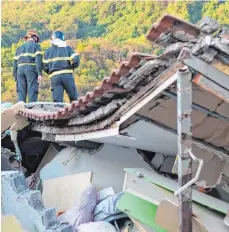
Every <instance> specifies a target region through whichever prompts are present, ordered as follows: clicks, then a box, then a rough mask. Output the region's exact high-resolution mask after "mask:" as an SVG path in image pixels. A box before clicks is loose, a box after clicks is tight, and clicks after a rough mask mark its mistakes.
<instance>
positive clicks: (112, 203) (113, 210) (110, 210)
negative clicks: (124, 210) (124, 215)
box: [93, 192, 123, 222]
mask: <svg viewBox="0 0 229 232" xmlns="http://www.w3.org/2000/svg"><path fill="white" fill-rule="evenodd" d="M122 195H123V193H122V192H121V193H118V194H115V195H113V196H110V197H108V198H106V199H105V200H103V201H102V202H100V203H99V204H97V205H96V207H95V209H94V212H93V221H95V222H96V221H104V220H105V219H107V218H108V217H109V216H113V215H116V214H119V213H121V211H120V210H118V209H117V202H118V200H119V199H120V197H121V196H122Z"/></svg>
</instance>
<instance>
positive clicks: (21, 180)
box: [11, 174, 27, 193]
mask: <svg viewBox="0 0 229 232" xmlns="http://www.w3.org/2000/svg"><path fill="white" fill-rule="evenodd" d="M11 186H12V188H13V189H14V191H15V192H16V193H22V192H24V191H25V190H26V189H27V186H26V182H25V176H24V175H23V174H18V175H16V176H14V177H12V178H11Z"/></svg>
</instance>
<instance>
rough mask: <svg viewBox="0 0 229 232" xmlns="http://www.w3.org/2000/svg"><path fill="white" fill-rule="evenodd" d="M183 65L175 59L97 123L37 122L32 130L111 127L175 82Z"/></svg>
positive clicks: (63, 131) (75, 130)
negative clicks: (58, 125) (177, 73)
mask: <svg viewBox="0 0 229 232" xmlns="http://www.w3.org/2000/svg"><path fill="white" fill-rule="evenodd" d="M181 67H183V64H182V63H181V62H179V61H175V62H174V63H173V65H171V67H169V68H167V69H165V70H164V71H163V72H162V73H161V74H159V76H157V77H156V78H155V79H153V80H152V81H151V82H150V83H149V84H148V85H146V86H144V87H143V88H142V89H141V90H140V91H139V92H138V93H137V94H136V95H133V96H132V97H131V98H130V99H129V100H128V101H127V103H126V104H124V105H122V106H121V107H120V108H119V109H118V110H117V111H116V112H115V113H114V114H112V115H111V116H110V117H108V118H107V119H104V120H102V121H100V122H97V123H96V124H95V125H94V124H93V125H80V126H74V125H71V126H69V127H68V128H60V127H57V126H53V125H52V126H44V125H40V124H37V123H36V122H35V123H34V125H32V126H31V127H30V128H31V130H35V131H40V132H43V133H50V134H60V135H61V134H84V133H87V132H91V131H99V130H103V129H105V128H111V127H112V126H113V125H114V124H115V123H119V124H121V123H123V122H124V121H125V120H127V119H128V118H129V117H130V116H132V115H133V114H134V113H135V112H137V111H138V110H139V109H140V108H141V107H143V106H144V105H145V104H147V103H148V102H149V101H151V100H152V99H153V98H154V97H156V96H158V95H159V94H160V93H161V92H162V91H163V90H164V89H166V88H168V87H169V86H170V85H171V84H173V83H174V82H175V81H176V79H177V76H176V72H177V70H179V69H180V68H181ZM70 131H71V133H70ZM66 132H67V133H66Z"/></svg>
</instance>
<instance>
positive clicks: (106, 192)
mask: <svg viewBox="0 0 229 232" xmlns="http://www.w3.org/2000/svg"><path fill="white" fill-rule="evenodd" d="M114 194H115V192H114V189H113V188H112V187H109V188H105V189H102V190H101V191H99V192H98V193H97V202H98V203H99V202H101V201H103V200H105V199H106V198H108V197H110V196H112V195H114Z"/></svg>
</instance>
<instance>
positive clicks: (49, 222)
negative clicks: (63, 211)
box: [42, 208, 57, 228]
mask: <svg viewBox="0 0 229 232" xmlns="http://www.w3.org/2000/svg"><path fill="white" fill-rule="evenodd" d="M42 221H43V225H44V226H45V227H46V228H49V227H52V226H54V225H55V224H56V223H57V217H56V210H55V208H50V209H45V210H44V211H43V212H42Z"/></svg>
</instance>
